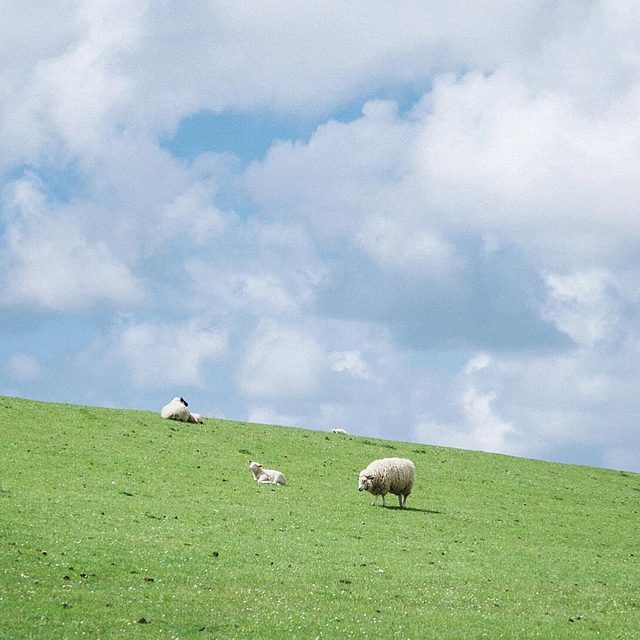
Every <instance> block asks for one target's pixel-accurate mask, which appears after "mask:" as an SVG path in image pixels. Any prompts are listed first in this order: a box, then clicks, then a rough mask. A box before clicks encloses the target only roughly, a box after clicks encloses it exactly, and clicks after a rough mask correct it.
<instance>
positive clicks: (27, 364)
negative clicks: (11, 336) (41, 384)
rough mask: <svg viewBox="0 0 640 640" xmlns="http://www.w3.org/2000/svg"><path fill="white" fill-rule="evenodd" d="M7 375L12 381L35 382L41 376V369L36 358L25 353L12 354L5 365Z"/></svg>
mask: <svg viewBox="0 0 640 640" xmlns="http://www.w3.org/2000/svg"><path fill="white" fill-rule="evenodd" d="M5 370H6V372H7V374H8V375H9V376H10V377H11V378H12V379H13V380H14V381H20V382H22V381H29V380H37V379H38V378H39V377H40V376H41V375H42V368H41V367H40V363H39V362H38V360H37V359H36V358H34V357H33V356H30V355H28V354H26V353H21V352H16V353H12V354H11V355H10V356H9V359H8V360H7V363H6V365H5Z"/></svg>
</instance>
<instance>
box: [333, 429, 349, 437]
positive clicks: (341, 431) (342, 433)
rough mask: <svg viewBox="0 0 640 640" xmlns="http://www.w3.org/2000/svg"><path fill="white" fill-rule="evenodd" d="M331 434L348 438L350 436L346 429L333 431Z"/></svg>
mask: <svg viewBox="0 0 640 640" xmlns="http://www.w3.org/2000/svg"><path fill="white" fill-rule="evenodd" d="M331 433H339V434H340V435H343V436H348V435H349V434H348V433H347V432H346V431H345V430H344V429H331Z"/></svg>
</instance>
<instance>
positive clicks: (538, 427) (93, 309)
mask: <svg viewBox="0 0 640 640" xmlns="http://www.w3.org/2000/svg"><path fill="white" fill-rule="evenodd" d="M3 23H4V24H5V30H4V32H3V36H2V39H1V40H0V336H1V340H0V394H4V395H16V396H22V397H29V398H37V399H42V400H51V401H60V402H73V403H81V404H91V405H100V406H116V407H131V408H141V409H149V410H158V411H159V409H160V407H161V406H162V405H163V404H165V403H166V402H167V401H169V400H170V399H171V398H172V397H173V396H175V395H182V396H184V397H185V398H186V399H187V400H188V401H189V403H190V407H191V408H193V410H194V411H198V412H199V413H202V414H204V415H208V416H221V417H226V418H230V419H237V420H250V421H257V422H267V423H276V424H286V425H294V426H301V427H306V428H314V429H331V428H335V427H341V428H345V429H347V430H348V431H349V432H350V433H354V434H361V435H369V436H379V437H386V438H392V439H400V440H409V441H414V442H421V443H427V444H438V445H448V446H455V447H462V448H468V449H478V450H484V451H492V452H499V453H506V454H513V455H518V456H526V457H534V458H541V459H546V460H554V461H560V462H571V463H579V464H589V465H596V466H605V467H613V468H618V469H626V470H632V471H640V430H639V428H638V418H639V416H640V322H639V319H640V318H639V315H640V313H639V312H640V26H639V25H640V5H638V3H635V2H628V1H625V0H607V1H602V2H598V1H596V0H594V1H585V2H579V1H576V0H567V1H563V0H556V1H554V2H546V1H545V0H537V1H535V2H532V1H528V0H522V1H520V2H507V1H505V0H484V1H482V2H479V1H478V0H473V1H471V0H469V1H462V0H461V1H459V2H447V3H443V2H440V1H437V0H401V1H399V2H389V1H382V0H350V1H349V2H346V1H345V2H336V1H335V0H331V1H329V0H306V1H305V2H299V1H298V0H288V1H284V0H274V1H272V2H268V3H265V2H262V1H261V0H247V1H244V2H238V1H237V0H209V1H205V0H201V1H198V0H190V1H186V2H185V1H182V2H177V1H172V0H161V1H159V2H158V1H156V2H151V1H150V0H149V1H146V2H145V1H141V0H139V1H136V2H127V1H119V0H112V1H110V2H104V1H103V0H76V1H71V0H59V1H55V0H50V1H47V2H36V1H35V0H20V1H19V2H18V1H17V0H8V1H7V2H5V3H3ZM7 25H9V27H7Z"/></svg>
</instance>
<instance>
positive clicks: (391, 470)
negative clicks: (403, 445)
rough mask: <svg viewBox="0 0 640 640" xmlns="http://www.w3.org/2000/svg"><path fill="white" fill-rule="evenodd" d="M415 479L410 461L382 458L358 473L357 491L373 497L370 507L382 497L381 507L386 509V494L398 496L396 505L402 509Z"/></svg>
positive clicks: (414, 471)
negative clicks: (366, 492)
mask: <svg viewBox="0 0 640 640" xmlns="http://www.w3.org/2000/svg"><path fill="white" fill-rule="evenodd" d="M415 478H416V469H415V467H414V465H413V462H411V460H407V459H406V458H382V459H381V460H374V461H373V462H372V463H371V464H370V465H369V466H367V468H366V469H363V470H362V471H361V472H360V477H359V484H358V491H364V490H365V489H366V490H367V491H368V492H369V493H371V494H372V495H374V496H375V500H374V501H373V503H372V505H373V506H374V507H375V506H376V504H377V502H378V496H382V506H383V507H386V506H387V505H386V504H385V501H384V497H385V495H387V493H393V494H394V495H397V496H398V503H399V505H400V508H401V509H404V507H405V506H406V502H407V496H409V494H410V493H411V489H412V488H413V483H414V481H415Z"/></svg>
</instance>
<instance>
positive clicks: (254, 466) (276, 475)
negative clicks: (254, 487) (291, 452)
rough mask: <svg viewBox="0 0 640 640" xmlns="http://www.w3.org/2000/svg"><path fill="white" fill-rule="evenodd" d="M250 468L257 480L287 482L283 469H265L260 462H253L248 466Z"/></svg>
mask: <svg viewBox="0 0 640 640" xmlns="http://www.w3.org/2000/svg"><path fill="white" fill-rule="evenodd" d="M248 469H249V471H251V472H252V473H253V477H254V478H255V480H256V482H260V483H265V484H287V481H286V479H285V477H284V474H283V473H282V472H281V471H274V470H273V469H263V468H262V465H261V464H260V463H259V462H252V463H251V464H250V465H249V466H248Z"/></svg>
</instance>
